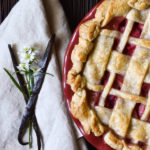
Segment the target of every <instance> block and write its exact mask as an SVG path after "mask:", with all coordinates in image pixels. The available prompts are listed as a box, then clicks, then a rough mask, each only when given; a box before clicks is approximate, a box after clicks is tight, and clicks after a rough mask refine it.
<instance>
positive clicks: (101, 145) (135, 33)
mask: <svg viewBox="0 0 150 150" xmlns="http://www.w3.org/2000/svg"><path fill="white" fill-rule="evenodd" d="M102 2H103V1H100V2H99V3H98V4H97V5H96V6H95V7H94V8H93V9H92V10H91V11H90V12H89V13H88V14H87V15H86V16H85V17H84V18H83V20H82V21H81V22H80V24H79V25H78V26H77V28H76V29H75V31H74V33H73V35H72V38H71V40H70V42H69V45H68V47H67V50H66V53H65V57H64V66H63V89H64V95H65V99H66V103H67V107H68V110H69V112H70V115H71V117H72V119H73V120H74V122H75V123H76V125H77V126H78V128H79V130H80V131H81V133H82V134H83V136H84V137H85V138H86V140H87V141H88V142H89V143H91V144H92V145H93V146H94V147H95V148H97V149H99V150H111V149H112V148H110V147H109V146H108V145H107V144H106V143H105V142H104V140H103V136H100V137H96V136H94V134H93V133H91V134H89V135H88V134H86V133H85V131H84V129H83V127H82V125H81V123H80V122H79V121H78V120H77V119H75V118H74V117H73V115H72V114H71V110H70V109H71V106H70V103H71V99H72V96H73V91H72V90H71V87H70V85H68V84H67V83H66V82H67V74H68V71H69V70H70V69H71V68H72V61H71V53H72V50H73V48H74V46H75V45H76V44H78V42H79V27H80V25H81V24H82V23H84V22H86V21H88V20H90V19H93V18H94V16H95V13H96V10H97V8H98V6H100V5H101V3H102ZM125 26H126V20H125V18H123V17H116V18H114V19H112V20H111V21H110V23H109V24H108V25H107V26H106V27H105V28H106V29H113V30H118V31H120V32H121V33H123V32H124V30H125ZM142 28H143V24H136V23H135V24H134V26H133V30H132V32H131V34H130V35H131V36H132V37H137V38H138V37H139V36H140V33H141V30H142ZM117 45H118V42H117V40H116V42H115V43H114V45H113V48H114V49H115V47H116V46H117ZM134 49H135V45H132V44H129V43H128V44H127V45H126V47H125V49H124V52H123V53H124V54H126V55H130V56H132V54H133V52H134ZM108 76H109V73H107V72H106V74H105V75H104V79H103V82H104V85H105V82H107V80H108V79H107V77H108ZM116 81H117V82H115V85H114V86H115V87H114V88H118V86H119V84H122V82H123V77H122V76H117V79H116ZM143 87H144V88H142V91H141V94H142V95H144V93H147V89H149V88H150V85H148V84H146V85H145V86H143ZM88 96H89V97H90V98H88V100H89V99H90V100H91V99H92V100H94V101H96V99H97V100H98V99H99V98H98V97H100V93H98V92H95V93H94V92H93V93H89V94H88ZM115 100H116V99H115V97H114V96H111V95H109V100H108V103H107V104H106V105H107V106H106V107H108V108H112V107H113V106H114V104H115ZM143 111H144V106H143V105H142V104H140V105H139V106H137V107H136V109H135V111H134V112H135V113H134V112H133V114H134V116H136V115H139V116H140V114H142V113H143Z"/></svg>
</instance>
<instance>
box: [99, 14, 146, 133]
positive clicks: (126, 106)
mask: <svg viewBox="0 0 150 150" xmlns="http://www.w3.org/2000/svg"><path fill="white" fill-rule="evenodd" d="M128 19H129V18H128ZM132 19H133V18H132ZM131 22H132V21H131ZM131 22H129V24H130V23H131ZM148 22H149V16H148V18H147V20H146V23H145V25H144V29H143V31H142V34H141V38H143V39H136V38H132V37H128V39H129V42H130V41H131V43H134V44H136V45H139V46H141V47H139V46H137V48H136V50H135V53H134V56H133V57H132V58H131V60H130V63H129V68H128V69H127V74H126V76H125V81H124V84H123V87H122V90H123V91H124V92H129V93H132V94H136V95H139V94H140V91H141V86H142V83H143V82H144V79H145V75H146V73H147V70H148V67H149V60H147V58H146V59H145V58H143V55H144V52H145V54H146V55H147V54H149V53H148V50H147V49H146V48H149V40H148V39H149V38H148V36H147V34H146V30H147V26H149V24H148ZM132 23H133V22H132ZM105 31H106V30H105ZM112 32H114V33H115V34H109V36H110V37H111V36H112V37H113V38H115V36H116V35H119V36H122V37H123V35H121V34H119V33H117V31H112ZM101 33H104V31H102V32H101ZM129 33H130V32H128V34H129ZM143 41H146V43H145V42H143ZM126 42H127V41H126ZM122 55H123V54H122ZM139 59H140V61H141V62H139V61H138V60H139ZM141 63H142V64H141ZM108 66H109V64H108ZM143 66H145V67H144V68H143ZM138 69H139V70H142V71H141V72H137V70H138ZM103 70H105V69H103ZM133 71H135V72H134V73H133V74H132V72H133ZM114 76H115V73H114V72H113V73H112V76H111V78H110V80H108V83H109V84H108V83H107V84H108V85H109V86H108V87H109V88H110V89H111V86H112V82H113V79H114ZM135 77H137V78H136V79H134V78H135ZM130 78H131V79H132V80H131V81H130ZM109 81H110V82H109ZM136 84H137V85H138V86H137V87H134V86H135V85H136ZM105 89H107V88H105ZM110 89H107V90H106V91H107V92H108V91H111V90H110ZM108 93H109V92H108ZM105 96H107V94H105ZM117 103H118V104H116V106H115V108H114V111H113V112H112V114H113V115H112V116H111V117H112V118H111V119H110V120H109V126H110V127H111V128H112V129H114V130H115V131H116V133H118V134H119V135H121V136H125V135H126V133H127V131H128V126H129V123H130V120H131V114H132V111H133V109H134V106H135V104H136V103H135V102H130V101H127V100H120V99H119V100H118V101H117ZM103 105H104V103H103ZM120 107H121V111H120ZM147 112H149V110H148V108H147ZM126 113H128V114H126ZM146 116H147V115H146ZM115 119H117V120H116V121H114V120H115ZM121 119H124V122H123V123H122V125H119V124H120V122H122V120H121ZM144 119H145V118H144ZM123 126H125V128H122V127H123Z"/></svg>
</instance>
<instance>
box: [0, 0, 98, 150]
mask: <svg viewBox="0 0 150 150" xmlns="http://www.w3.org/2000/svg"><path fill="white" fill-rule="evenodd" d="M17 1H18V0H0V23H2V21H3V20H4V19H5V18H6V17H7V15H8V13H9V12H10V10H11V9H12V8H13V6H14V5H15V4H16V3H17ZM99 1H100V0H60V2H61V4H62V6H63V8H64V11H65V14H66V16H67V19H68V23H69V26H70V29H71V31H72V32H73V31H74V29H75V28H76V26H77V25H78V23H79V22H80V21H81V19H82V18H83V17H84V16H85V15H86V14H87V13H88V12H89V10H90V9H91V8H92V7H93V6H94V5H95V4H97V3H98V2H99ZM87 145H88V149H89V150H95V148H94V147H92V146H91V145H90V144H89V143H88V142H87Z"/></svg>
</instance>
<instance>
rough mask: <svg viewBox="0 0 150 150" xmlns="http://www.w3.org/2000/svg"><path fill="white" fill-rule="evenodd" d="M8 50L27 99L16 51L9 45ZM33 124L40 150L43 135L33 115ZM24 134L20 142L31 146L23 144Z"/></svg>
mask: <svg viewBox="0 0 150 150" xmlns="http://www.w3.org/2000/svg"><path fill="white" fill-rule="evenodd" d="M8 48H9V52H10V55H11V59H12V62H13V67H14V70H15V72H16V75H17V79H18V81H19V84H20V87H21V88H22V90H23V91H24V92H25V94H26V97H29V95H28V91H27V87H26V85H25V80H24V77H23V76H22V75H21V74H20V72H19V70H18V69H17V66H18V61H17V58H16V56H15V53H14V50H13V49H12V47H11V45H10V44H9V45H8ZM26 97H25V96H24V99H25V102H26V104H27V102H28V99H27V98H26ZM32 122H33V128H34V130H35V133H36V136H37V144H38V150H40V149H41V141H42V140H41V138H42V137H41V133H40V129H39V126H38V123H37V119H36V116H35V114H33V117H32ZM23 134H24V132H22V133H21V134H20V135H21V136H18V141H19V143H20V144H21V145H27V144H29V143H28V142H23V141H22V135H23Z"/></svg>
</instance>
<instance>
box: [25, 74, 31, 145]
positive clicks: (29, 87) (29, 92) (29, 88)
mask: <svg viewBox="0 0 150 150" xmlns="http://www.w3.org/2000/svg"><path fill="white" fill-rule="evenodd" d="M25 79H26V82H27V90H28V94H29V97H30V96H31V85H30V80H31V79H30V72H28V73H25ZM28 128H29V148H31V146H32V140H31V132H32V122H31V121H29V127H28Z"/></svg>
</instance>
